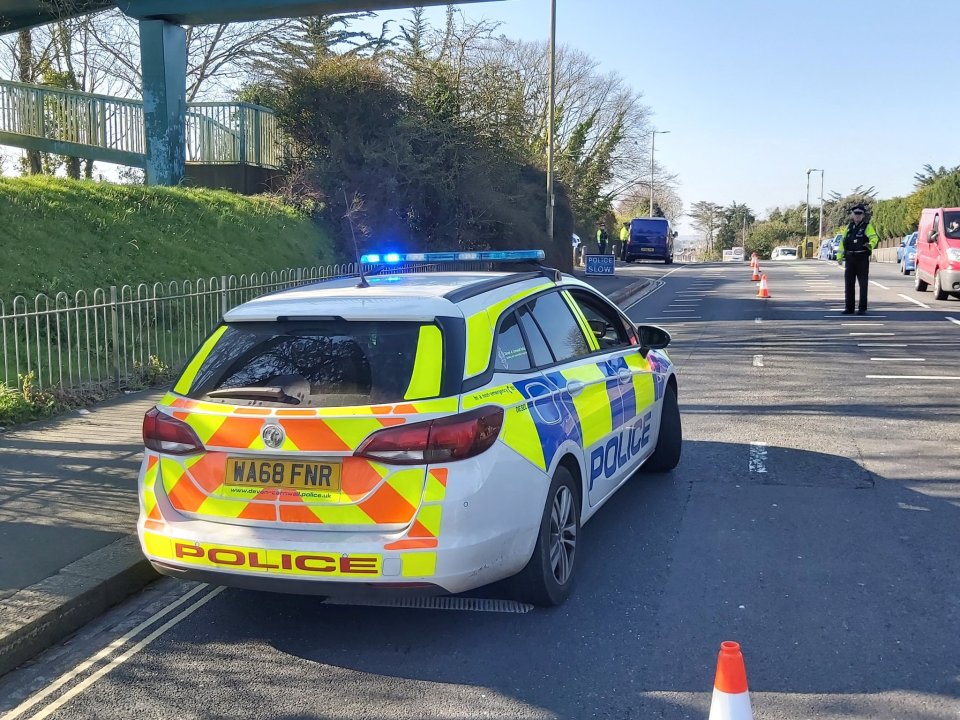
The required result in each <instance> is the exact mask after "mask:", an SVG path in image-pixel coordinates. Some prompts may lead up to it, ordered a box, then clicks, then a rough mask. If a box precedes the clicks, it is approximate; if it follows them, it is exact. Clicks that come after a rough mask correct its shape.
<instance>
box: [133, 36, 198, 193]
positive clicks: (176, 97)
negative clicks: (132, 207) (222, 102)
mask: <svg viewBox="0 0 960 720" xmlns="http://www.w3.org/2000/svg"><path fill="white" fill-rule="evenodd" d="M140 62H141V64H142V68H143V120H144V130H145V133H146V150H147V164H146V172H147V184H148V185H177V184H178V183H180V182H181V181H182V180H183V177H184V174H185V173H186V163H187V155H186V124H187V35H186V32H185V31H184V29H183V28H182V27H180V26H179V25H174V24H173V23H169V22H166V21H164V20H141V21H140Z"/></svg>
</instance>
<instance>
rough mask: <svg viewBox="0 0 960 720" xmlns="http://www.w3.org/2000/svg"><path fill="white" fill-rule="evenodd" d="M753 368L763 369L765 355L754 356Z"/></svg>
mask: <svg viewBox="0 0 960 720" xmlns="http://www.w3.org/2000/svg"><path fill="white" fill-rule="evenodd" d="M753 366H754V367H763V355H754V356H753Z"/></svg>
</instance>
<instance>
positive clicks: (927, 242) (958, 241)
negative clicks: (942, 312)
mask: <svg viewBox="0 0 960 720" xmlns="http://www.w3.org/2000/svg"><path fill="white" fill-rule="evenodd" d="M930 285H933V296H934V297H935V298H936V299H937V300H946V299H947V297H948V296H950V295H955V296H957V297H960V208H925V209H924V210H923V212H922V213H920V229H919V230H918V231H917V271H916V280H915V281H914V287H915V288H916V289H917V291H918V292H924V291H925V290H926V289H927V288H928V287H929V286H930Z"/></svg>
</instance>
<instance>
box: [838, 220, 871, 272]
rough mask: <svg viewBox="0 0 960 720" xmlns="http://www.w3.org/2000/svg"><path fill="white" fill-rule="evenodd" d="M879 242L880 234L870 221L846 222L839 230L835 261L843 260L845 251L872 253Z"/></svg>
mask: <svg viewBox="0 0 960 720" xmlns="http://www.w3.org/2000/svg"><path fill="white" fill-rule="evenodd" d="M879 244H880V236H879V235H877V231H876V229H875V228H874V227H873V223H872V222H868V221H863V222H861V223H853V222H851V223H848V224H847V226H846V227H845V228H843V230H841V231H840V247H839V248H837V262H839V261H841V260H843V256H844V255H845V254H846V253H858V254H859V253H862V252H867V251H868V250H869V253H873V251H874V250H875V249H876V247H877V245H879ZM869 253H868V254H869Z"/></svg>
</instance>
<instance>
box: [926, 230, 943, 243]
mask: <svg viewBox="0 0 960 720" xmlns="http://www.w3.org/2000/svg"><path fill="white" fill-rule="evenodd" d="M939 236H940V231H939V230H931V231H930V236H929V237H928V238H927V242H936V241H937V238H938V237H939Z"/></svg>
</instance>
